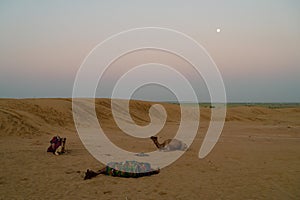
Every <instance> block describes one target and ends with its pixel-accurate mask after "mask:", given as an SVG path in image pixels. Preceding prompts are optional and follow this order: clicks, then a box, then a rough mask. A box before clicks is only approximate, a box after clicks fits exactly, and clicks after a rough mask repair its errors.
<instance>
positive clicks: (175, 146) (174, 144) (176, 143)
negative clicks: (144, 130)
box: [150, 136, 187, 151]
mask: <svg viewBox="0 0 300 200" xmlns="http://www.w3.org/2000/svg"><path fill="white" fill-rule="evenodd" d="M150 138H151V140H152V141H153V142H154V144H155V146H156V147H157V148H158V149H159V150H162V151H176V150H180V151H184V150H186V149H187V145H186V144H185V143H184V142H182V141H180V140H177V139H167V140H165V141H164V142H163V143H161V144H160V143H159V142H158V140H157V137H156V136H152V137H150Z"/></svg>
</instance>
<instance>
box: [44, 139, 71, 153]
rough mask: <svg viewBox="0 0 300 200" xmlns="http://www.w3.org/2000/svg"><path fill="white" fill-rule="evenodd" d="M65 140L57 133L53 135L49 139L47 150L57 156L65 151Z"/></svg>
mask: <svg viewBox="0 0 300 200" xmlns="http://www.w3.org/2000/svg"><path fill="white" fill-rule="evenodd" d="M66 140H67V139H66V138H61V137H59V136H58V135H57V136H54V137H53V138H52V139H51V140H50V146H49V147H48V149H47V152H52V153H53V154H55V155H57V156H58V155H61V154H63V153H65V146H66Z"/></svg>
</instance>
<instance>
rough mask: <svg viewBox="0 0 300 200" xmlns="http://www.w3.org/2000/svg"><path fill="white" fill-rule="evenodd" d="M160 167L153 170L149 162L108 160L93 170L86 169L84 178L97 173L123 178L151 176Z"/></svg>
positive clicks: (89, 177) (156, 172)
mask: <svg viewBox="0 0 300 200" xmlns="http://www.w3.org/2000/svg"><path fill="white" fill-rule="evenodd" d="M159 172H160V169H157V170H154V169H152V168H151V166H150V164H149V163H143V162H137V161H126V162H124V163H123V162H110V163H108V164H107V166H106V167H104V168H102V169H100V170H98V171H97V172H94V171H92V170H89V169H88V170H87V171H86V173H85V177H84V180H86V179H91V178H93V177H95V176H98V175H99V174H104V175H108V176H116V177H124V178H139V177H143V176H151V175H154V174H158V173H159Z"/></svg>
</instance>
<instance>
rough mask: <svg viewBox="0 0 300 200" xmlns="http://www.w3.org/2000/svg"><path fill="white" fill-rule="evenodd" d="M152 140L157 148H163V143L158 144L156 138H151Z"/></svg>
mask: <svg viewBox="0 0 300 200" xmlns="http://www.w3.org/2000/svg"><path fill="white" fill-rule="evenodd" d="M152 140H153V142H154V144H155V145H156V147H157V148H159V149H160V148H163V147H164V145H162V144H159V142H158V141H157V139H152Z"/></svg>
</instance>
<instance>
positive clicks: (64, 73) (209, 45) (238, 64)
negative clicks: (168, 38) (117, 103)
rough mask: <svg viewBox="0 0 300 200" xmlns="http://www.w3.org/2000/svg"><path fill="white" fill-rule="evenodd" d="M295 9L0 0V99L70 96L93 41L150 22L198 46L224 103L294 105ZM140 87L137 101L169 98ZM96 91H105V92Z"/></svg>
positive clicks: (298, 16) (169, 0) (299, 59)
mask: <svg viewBox="0 0 300 200" xmlns="http://www.w3.org/2000/svg"><path fill="white" fill-rule="evenodd" d="M299 10H300V1H297V0H285V1H279V0H268V1H267V0H263V1H261V0H253V1H248V0H247V1H238V0H236V1H233V0H229V1H216V0H215V1H177V0H165V1H159V0H152V1H140V0H136V1H130V0H129V1H113V0H112V1H83V0H81V1H76V0H72V1H71V0H65V1H59V0H51V1H38V0H35V1H32V0H28V1H21V0H20V1H15V0H7V1H5V0H2V1H0V98H27V97H71V96H72V89H73V83H74V79H75V76H76V73H77V70H78V69H79V67H80V65H81V63H82V62H83V60H84V58H85V57H86V56H87V55H88V53H89V52H90V51H91V50H92V49H93V48H94V47H95V46H96V45H97V44H98V43H100V42H102V41H103V40H105V39H106V38H108V37H109V36H111V35H113V34H116V33H118V32H120V31H124V30H128V29H131V28H137V27H147V26H155V27H165V28H170V29H175V30H178V31H181V32H183V33H185V34H187V35H189V36H191V37H192V38H194V39H195V40H196V41H197V42H199V43H200V44H202V45H203V46H204V47H205V49H206V50H207V51H208V52H209V54H210V56H211V57H212V58H213V60H214V61H215V63H216V64H217V66H218V68H219V70H220V72H221V74H222V77H223V80H224V83H225V87H226V92H227V98H228V101H230V102H300V90H299V86H300V12H299ZM217 28H220V29H221V32H220V33H217V32H216V29H217ZM120 45H122V44H120ZM116 48H117V47H116ZM150 54H151V52H150ZM154 54H155V55H157V53H154ZM138 55H140V56H141V54H137V55H136V56H138ZM136 56H135V57H136ZM148 56H149V54H148ZM157 56H158V55H157ZM131 57H132V56H131ZM150 57H151V56H150ZM158 57H159V56H158ZM132 59H134V58H133V57H132ZM136 59H139V58H136ZM128 60H129V59H127V62H126V64H125V63H122V62H118V63H116V64H115V65H116V66H115V67H116V69H118V67H119V68H120V69H121V68H122V67H123V65H129V64H130V63H131V62H130V61H128ZM175 60H176V59H174V60H173V61H174V62H175ZM124 62H125V61H124ZM171 63H172V62H170V64H171ZM176 63H180V62H179V61H178V62H176ZM179 67H180V66H179ZM182 68H183V69H182V70H183V71H184V69H185V68H184V64H182ZM110 76H114V74H110ZM141 77H142V76H141ZM108 80H109V79H108ZM200 84H201V86H199V87H198V86H196V87H198V90H199V91H201V90H202V89H203V88H202V86H203V83H202V82H201V81H200V82H199V85H200ZM108 85H109V84H108ZM145 89H146V91H147V92H141V93H139V95H137V96H138V98H144V99H150V100H155V99H157V100H159V99H162V100H169V99H168V95H169V93H167V92H165V93H164V91H160V90H159V89H158V90H157V88H156V89H155V88H148V89H147V88H145ZM103 90H104V93H103V94H104V96H105V94H108V93H106V92H105V90H110V89H109V87H107V88H105V87H104V88H103ZM141 90H142V89H141ZM163 93H164V94H163Z"/></svg>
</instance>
